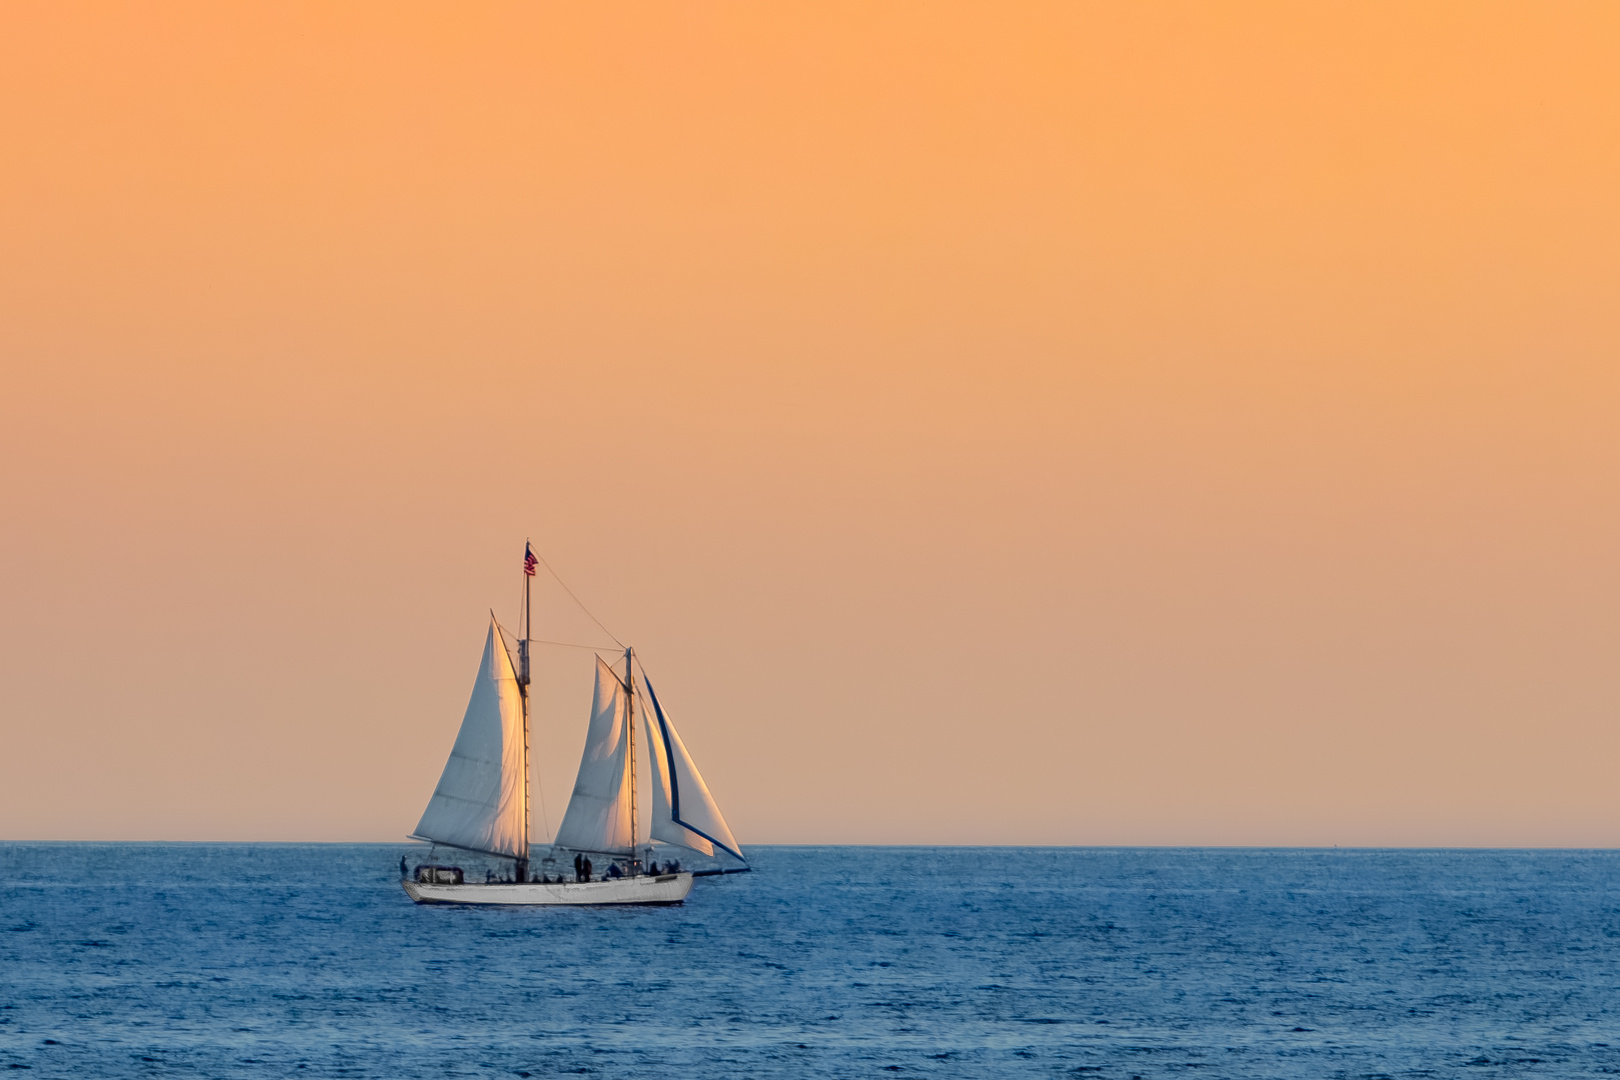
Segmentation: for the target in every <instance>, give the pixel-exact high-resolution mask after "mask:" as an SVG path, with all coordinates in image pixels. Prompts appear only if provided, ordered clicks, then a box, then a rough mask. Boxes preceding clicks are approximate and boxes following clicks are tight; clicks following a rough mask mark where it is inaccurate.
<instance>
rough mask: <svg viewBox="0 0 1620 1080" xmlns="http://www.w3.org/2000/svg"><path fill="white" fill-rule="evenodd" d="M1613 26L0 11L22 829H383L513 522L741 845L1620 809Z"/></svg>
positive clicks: (551, 591) (934, 9)
mask: <svg viewBox="0 0 1620 1080" xmlns="http://www.w3.org/2000/svg"><path fill="white" fill-rule="evenodd" d="M1617 56H1620V8H1617V7H1616V6H1615V5H1613V4H1611V3H1592V4H1577V3H1545V4H1543V3H1528V2H1527V3H1518V4H1497V3H1486V2H1468V3H1457V4H1444V3H1427V4H1409V3H1389V4H1379V3H1363V2H1357V3H1313V4H1297V3H1292V2H1279V3H1228V4H1194V3H1187V4H1152V3H1112V4H1087V3H1071V2H1065V3H1054V4H1038V3H1028V4H1021V5H1010V4H1003V3H996V4H990V3H984V4H952V3H945V2H940V0H930V2H927V3H914V4H907V3H885V4H877V5H873V4H869V3H858V4H857V3H849V4H842V5H840V4H833V3H823V2H818V3H815V4H797V5H794V4H772V5H758V4H731V5H722V4H704V5H695V4H686V3H682V4H634V5H612V6H606V7H604V6H600V5H578V4H570V5H562V4H531V3H524V4H510V5H504V4H477V3H458V4H455V5H445V4H438V3H433V4H412V3H401V2H395V0H390V2H388V3H379V4H361V3H349V4H331V3H325V2H322V3H280V2H278V3H274V4H260V5H250V4H229V5H221V4H215V3H198V4H193V5H185V4H144V3H143V4H133V3H131V4H104V5H79V4H71V3H63V2H58V0H50V2H39V3H23V2H19V3H8V4H6V5H5V7H4V8H3V10H0V376H3V379H0V504H3V507H4V509H3V511H0V563H3V567H4V569H3V571H0V740H3V751H4V752H3V753H0V836H5V837H10V838H175V839H231V838H238V839H321V840H339V839H352V840H390V839H395V838H399V837H402V836H403V835H404V834H405V833H406V832H408V831H409V830H410V829H411V828H412V827H413V826H414V825H415V823H416V819H417V817H418V815H419V814H420V812H421V809H422V807H423V805H424V804H425V803H426V800H427V798H428V795H429V794H430V793H431V791H432V788H433V785H434V783H435V781H436V779H437V777H438V773H439V770H440V768H441V767H442V765H443V761H444V758H445V755H446V754H447V752H448V750H449V746H450V743H451V740H452V738H453V736H454V732H455V728H456V725H457V723H458V722H459V720H460V717H461V712H462V710H463V708H464V707H465V705H466V700H467V694H468V692H469V689H470V687H471V680H472V677H473V674H474V671H475V669H476V667H477V663H478V656H479V651H480V647H481V645H482V643H483V635H484V628H485V624H486V620H487V618H488V611H489V609H490V608H492V607H493V608H494V609H495V610H496V612H497V614H499V615H500V616H501V617H502V618H503V619H504V620H506V621H508V622H510V621H511V620H512V619H513V618H514V616H515V614H516V600H517V593H518V587H519V576H518V568H519V560H520V557H521V553H522V549H523V541H524V539H525V537H533V539H534V541H535V543H536V546H537V547H538V548H540V549H541V550H542V551H543V552H545V553H546V555H547V557H548V558H549V559H550V560H551V562H552V564H553V565H554V566H555V567H556V568H557V569H558V571H559V572H560V573H562V574H563V576H564V577H565V578H566V579H567V580H568V582H569V584H570V585H571V586H572V587H573V588H574V589H575V591H576V592H578V593H579V594H580V595H581V596H582V597H583V598H584V599H585V600H586V602H587V603H589V604H590V605H591V607H592V609H593V610H594V611H595V612H596V614H597V615H599V616H600V617H601V618H602V620H603V621H604V622H605V623H606V624H607V625H608V626H609V628H611V629H612V631H613V633H615V634H617V635H618V636H619V637H620V638H622V639H624V640H626V641H629V642H631V643H633V644H634V645H636V646H637V648H638V651H639V652H640V653H641V655H642V656H643V657H644V658H645V662H646V664H647V668H648V670H649V671H650V672H651V673H652V674H653V677H654V679H655V682H656V683H657V685H658V689H659V694H660V697H661V698H662V699H664V701H665V703H666V704H667V705H668V706H669V707H670V709H671V712H672V715H673V716H674V718H675V719H676V720H677V721H678V722H679V723H680V725H681V728H682V731H683V734H684V735H685V738H686V742H687V745H688V747H689V748H690V749H691V750H692V752H693V753H694V755H695V756H696V758H697V760H698V762H699V764H700V765H701V766H702V768H703V769H704V772H705V774H706V775H707V777H708V779H709V781H710V784H711V787H712V788H713V789H714V791H715V793H716V795H717V797H718V798H719V800H720V803H721V805H722V806H723V807H724V809H725V811H726V813H727V816H728V817H729V819H730V822H731V825H732V827H733V829H734V830H735V832H736V834H737V836H738V838H739V839H740V840H741V841H742V843H743V844H744V845H747V844H750V843H769V842H917V843H936V842H937V843H966V842H996V843H1083V844H1134V843H1147V844H1485V845H1528V844H1534V845H1540V844H1551V845H1615V844H1620V784H1616V782H1615V780H1614V776H1615V763H1616V760H1617V757H1620V723H1617V720H1620V715H1617V714H1620V664H1617V662H1616V657H1617V648H1620V574H1617V573H1616V565H1617V563H1616V553H1617V551H1620V506H1617V503H1616V485H1617V481H1620V424H1617V423H1616V421H1617V419H1620V306H1617V303H1620V301H1617V298H1620V194H1617V193H1620V64H1617V63H1616V60H1615V58H1616V57H1617ZM537 605H538V607H539V609H540V610H539V614H538V618H537V624H536V632H537V633H541V634H547V635H555V636H558V637H568V638H570V639H571V640H583V641H592V642H594V641H599V640H601V638H600V636H599V632H596V631H594V629H593V628H592V627H591V625H590V623H589V621H588V620H585V619H584V618H583V616H581V615H579V613H578V612H577V611H575V610H572V609H570V607H569V606H568V604H567V601H566V597H564V596H562V595H561V594H560V593H558V592H557V590H556V589H555V588H549V587H548V588H547V589H543V590H542V591H541V593H540V594H538V596H537ZM589 655H590V654H589V653H588V652H583V651H578V650H551V651H550V652H547V653H545V654H544V655H543V656H542V663H541V694H540V697H541V704H542V706H543V708H542V709H541V711H540V715H539V716H538V717H537V720H536V739H535V742H536V754H537V757H539V759H540V766H539V773H540V778H541V781H542V787H543V791H544V793H545V797H546V799H547V808H546V811H545V812H546V814H548V815H549V818H548V820H549V824H550V825H551V826H552V827H555V825H556V821H557V818H558V817H559V816H560V811H561V805H562V802H563V795H564V793H565V792H566V790H567V787H568V785H569V783H570V781H571V775H572V769H573V767H574V765H575V764H576V763H577V755H578V753H579V746H580V743H581V741H582V739H583V734H584V724H585V718H586V710H587V707H588V705H589V698H590V667H589V664H590V659H589ZM537 809H538V808H537ZM537 817H538V814H537ZM543 827H544V823H540V822H537V831H541V830H542V829H543Z"/></svg>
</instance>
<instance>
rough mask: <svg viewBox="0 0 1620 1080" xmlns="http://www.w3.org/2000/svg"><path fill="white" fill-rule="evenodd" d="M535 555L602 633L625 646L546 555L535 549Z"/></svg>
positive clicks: (620, 646) (569, 597)
mask: <svg viewBox="0 0 1620 1080" xmlns="http://www.w3.org/2000/svg"><path fill="white" fill-rule="evenodd" d="M529 550H530V551H534V548H533V547H532V546H531V547H530V549H529ZM534 555H535V558H537V559H539V560H540V565H541V566H543V567H545V568H546V573H548V574H550V575H551V577H552V579H553V580H554V581H556V582H557V584H559V585H561V586H562V588H563V592H565V593H567V594H568V599H570V600H572V601H573V602H574V603H576V604H579V610H581V611H583V612H584V613H585V614H586V615H590V619H591V622H593V623H595V624H596V625H597V628H598V629H600V630H601V631H602V633H604V634H606V635H607V636H608V637H610V638H613V640H614V641H616V642H618V645H619V648H621V649H622V648H624V642H622V641H619V639H618V638H617V637H616V636H615V635H614V633H613V631H611V630H609V629H608V628H607V627H605V626H603V625H602V620H601V619H598V618H597V617H596V616H595V615H591V609H590V608H588V607H586V606H585V605H584V603H582V602H581V601H580V599H579V597H577V596H575V595H574V590H573V589H570V588H569V587H568V583H567V582H566V581H564V580H563V579H562V578H560V577H558V576H557V571H555V570H553V569H552V568H551V564H550V563H548V562H546V557H545V556H544V555H542V554H540V553H539V552H538V551H535V552H534Z"/></svg>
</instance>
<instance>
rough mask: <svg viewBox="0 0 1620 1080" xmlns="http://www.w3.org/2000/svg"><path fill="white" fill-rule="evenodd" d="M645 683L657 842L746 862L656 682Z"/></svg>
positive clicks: (644, 716)
mask: <svg viewBox="0 0 1620 1080" xmlns="http://www.w3.org/2000/svg"><path fill="white" fill-rule="evenodd" d="M645 685H646V687H647V698H648V700H650V701H651V702H652V706H653V707H652V712H651V713H650V714H649V713H643V714H642V716H643V718H644V719H645V720H646V722H647V745H648V746H650V747H651V748H652V750H651V753H650V755H649V756H650V757H651V758H652V762H653V769H652V772H653V785H652V786H653V806H652V838H653V839H654V840H662V841H664V843H666V844H679V845H680V846H681V847H685V848H691V849H692V850H693V851H700V852H702V853H703V854H705V855H713V854H714V849H715V848H720V849H721V850H723V851H725V852H727V853H728V854H731V855H735V856H736V857H737V858H739V859H741V858H742V857H743V853H742V849H741V848H740V847H739V846H738V845H737V841H736V839H735V838H733V837H732V835H731V830H730V829H729V828H727V827H726V819H725V818H724V817H722V816H721V814H720V807H719V805H718V804H717V803H715V801H714V796H713V795H711V794H709V787H708V785H707V784H705V783H704V782H703V777H702V776H701V775H699V773H698V770H697V765H696V764H695V763H694V762H693V761H692V755H691V754H688V753H687V752H686V744H685V743H683V742H681V736H680V733H679V732H677V731H676V730H675V725H674V724H672V723H670V721H669V716H668V714H666V713H665V712H664V709H663V706H661V705H660V704H659V703H658V695H657V694H655V693H653V688H652V683H650V682H648V683H646V684H645Z"/></svg>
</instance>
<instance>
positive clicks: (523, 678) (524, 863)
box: [516, 540, 535, 882]
mask: <svg viewBox="0 0 1620 1080" xmlns="http://www.w3.org/2000/svg"><path fill="white" fill-rule="evenodd" d="M534 564H535V558H534V549H533V548H531V547H530V546H529V542H528V541H527V540H525V541H524V542H523V631H522V632H523V636H522V637H521V638H519V639H518V668H519V670H518V694H519V696H520V697H521V698H522V700H523V854H521V855H519V856H518V860H517V875H516V876H517V879H518V881H520V882H521V881H528V880H529V632H530V629H531V627H532V624H533V622H534V617H533V612H532V611H531V610H530V608H529V584H530V582H531V581H533V579H534Z"/></svg>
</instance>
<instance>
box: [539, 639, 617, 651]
mask: <svg viewBox="0 0 1620 1080" xmlns="http://www.w3.org/2000/svg"><path fill="white" fill-rule="evenodd" d="M529 641H530V643H531V644H534V645H559V646H561V647H562V648H565V649H591V650H592V651H595V652H601V651H603V650H606V649H608V648H609V646H607V645H581V644H580V643H579V642H577V641H546V640H545V639H544V638H530V639H529Z"/></svg>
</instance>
